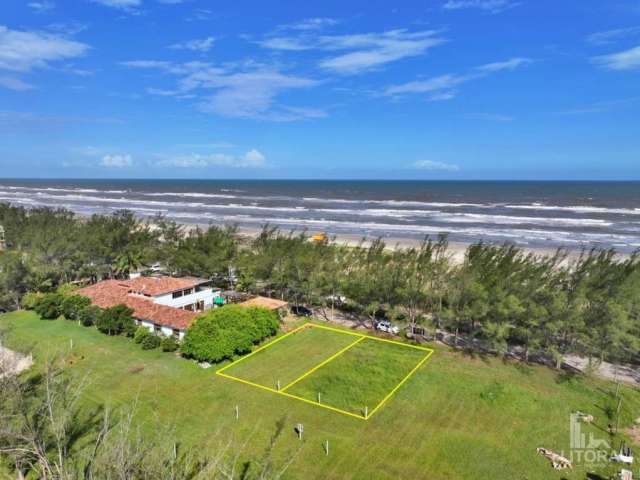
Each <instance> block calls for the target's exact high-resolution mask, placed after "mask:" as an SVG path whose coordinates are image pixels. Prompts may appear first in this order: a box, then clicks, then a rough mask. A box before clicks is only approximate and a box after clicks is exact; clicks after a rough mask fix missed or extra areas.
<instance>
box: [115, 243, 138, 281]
mask: <svg viewBox="0 0 640 480" xmlns="http://www.w3.org/2000/svg"><path fill="white" fill-rule="evenodd" d="M142 266H143V263H142V255H141V254H140V253H139V252H132V251H130V250H126V251H124V252H122V253H120V254H119V255H118V256H117V257H116V260H115V264H114V272H115V273H116V276H119V277H126V276H128V275H129V273H130V272H132V271H136V270H138V269H140V267H142Z"/></svg>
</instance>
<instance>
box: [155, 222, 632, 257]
mask: <svg viewBox="0 0 640 480" xmlns="http://www.w3.org/2000/svg"><path fill="white" fill-rule="evenodd" d="M150 223H151V224H152V223H153V222H152V221H150ZM176 223H178V224H179V225H181V226H183V227H185V230H186V231H187V232H188V231H189V230H193V229H196V228H200V229H203V230H206V229H207V228H209V227H210V226H214V227H225V226H227V224H220V225H216V224H215V223H211V224H202V223H201V224H193V223H182V222H176ZM229 226H231V225H229ZM279 230H280V231H281V232H283V233H288V232H293V233H294V234H296V233H297V234H300V233H303V232H304V230H299V229H298V230H295V229H294V230H289V229H283V228H280V229H279ZM261 231H262V229H260V228H249V227H240V226H238V234H239V235H240V236H242V237H244V238H246V239H247V240H252V239H254V238H256V237H257V236H258V235H259V234H260V232H261ZM306 233H308V234H309V235H313V234H315V233H320V232H316V231H311V230H307V231H306ZM328 237H329V240H330V242H331V243H333V244H337V245H344V246H347V247H352V248H357V247H364V248H367V247H368V246H370V245H371V243H372V242H373V241H375V240H377V238H376V237H362V236H358V235H355V234H353V235H351V234H338V235H328ZM429 238H431V239H432V240H436V238H435V237H429ZM382 240H383V241H384V243H385V246H386V249H387V250H397V249H403V248H405V249H406V248H417V247H419V246H420V245H421V244H422V242H423V241H424V240H418V239H415V238H403V237H383V238H382ZM475 243H478V242H475ZM475 243H473V242H468V243H467V242H457V241H449V242H448V254H449V256H450V259H451V261H452V262H453V263H454V264H461V263H463V262H464V259H465V255H466V252H467V249H468V248H469V247H470V246H471V245H474V244H475ZM484 243H486V244H489V245H504V242H492V241H488V240H486V241H484ZM514 246H515V247H516V248H518V249H519V250H521V251H523V252H525V253H532V254H534V255H539V256H545V257H551V256H553V255H555V254H556V252H557V251H558V249H559V248H560V247H559V248H550V247H524V246H521V245H514ZM561 249H562V250H563V251H565V252H567V260H566V261H569V262H570V261H572V260H575V259H577V258H578V257H579V256H580V253H581V252H582V248H580V247H575V248H570V247H562V248H561ZM587 250H588V248H587ZM617 256H618V259H621V260H622V259H626V258H628V257H629V254H628V253H624V252H617Z"/></svg>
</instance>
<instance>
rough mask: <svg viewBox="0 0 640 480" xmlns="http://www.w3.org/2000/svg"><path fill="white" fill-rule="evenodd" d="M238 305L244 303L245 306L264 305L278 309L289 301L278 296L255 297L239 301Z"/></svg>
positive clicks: (270, 308) (271, 308)
mask: <svg viewBox="0 0 640 480" xmlns="http://www.w3.org/2000/svg"><path fill="white" fill-rule="evenodd" d="M238 305H242V306H243V307H264V308H268V309H269V310H278V309H279V308H283V307H286V306H287V305H289V303H288V302H284V301H282V300H278V299H276V298H269V297H254V298H252V299H251V300H247V301H246V302H242V303H239V304H238Z"/></svg>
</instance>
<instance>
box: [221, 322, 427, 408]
mask: <svg viewBox="0 0 640 480" xmlns="http://www.w3.org/2000/svg"><path fill="white" fill-rule="evenodd" d="M306 328H319V329H322V330H329V331H332V332H336V333H341V334H343V335H352V336H355V337H358V339H357V340H356V341H354V342H352V343H350V344H349V345H347V346H346V347H344V348H342V349H341V350H340V351H338V352H336V353H335V354H333V355H331V356H330V357H329V358H327V359H325V360H323V361H322V362H321V363H319V364H318V365H316V366H315V367H313V368H312V369H311V370H309V371H307V372H305V373H303V374H302V375H301V376H300V377H298V378H296V379H295V380H293V381H292V382H291V383H289V384H288V385H286V386H285V387H284V388H282V389H280V390H277V389H275V388H270V387H265V386H264V385H260V384H258V383H254V382H251V381H249V380H244V379H242V378H239V377H234V376H232V375H229V374H227V373H224V371H225V370H226V369H228V368H231V367H233V366H234V365H237V364H238V363H240V362H242V361H244V360H246V359H247V358H250V357H252V356H253V355H255V354H256V353H259V352H261V351H262V350H265V349H266V348H269V347H271V346H272V345H274V344H275V343H278V342H279V341H281V340H284V339H285V338H287V337H289V336H291V335H293V334H294V333H297V332H299V331H301V330H304V329H306ZM366 339H368V340H374V341H376V342H383V343H390V344H394V345H400V346H401V347H406V348H413V349H416V350H421V351H424V352H427V354H426V356H425V357H424V358H423V359H422V360H420V361H419V362H418V364H417V365H416V366H415V367H413V368H412V369H411V371H410V372H409V373H408V374H407V375H405V377H404V378H403V379H402V380H400V382H399V383H398V384H397V385H396V386H395V387H394V388H393V389H392V390H391V391H390V392H389V393H388V394H387V395H386V396H385V397H384V398H383V399H382V401H381V402H380V403H378V405H376V406H375V407H374V408H373V410H371V412H368V414H367V415H358V414H356V413H352V412H348V411H346V410H342V409H340V408H336V407H332V406H331V405H325V404H324V403H320V402H316V401H313V400H309V399H307V398H303V397H299V396H297V395H293V394H291V393H288V392H286V391H285V390H287V389H288V388H289V387H291V386H293V385H295V384H296V383H298V382H299V381H301V380H303V379H304V378H306V377H307V376H309V375H311V374H312V373H313V372H315V371H316V370H318V369H319V368H321V367H323V366H325V365H327V364H328V363H330V362H331V361H333V360H335V359H336V358H338V357H339V356H340V355H342V354H343V353H345V352H346V351H347V350H349V349H350V348H351V347H353V346H355V345H356V344H358V343H360V342H362V341H363V340H366ZM433 352H434V351H433V349H431V348H427V347H420V346H418V345H410V344H408V343H403V342H398V341H395V340H388V339H386V338H378V337H374V336H371V335H364V334H361V333H356V332H350V331H348V330H341V329H339V328H333V327H327V326H325V325H318V324H315V323H305V324H304V325H301V326H300V327H298V328H295V329H293V330H291V331H290V332H288V333H286V334H284V335H282V336H281V337H278V338H276V339H275V340H273V341H271V342H269V343H267V344H266V345H263V346H262V347H259V348H257V349H255V350H254V351H253V352H251V353H249V354H248V355H245V356H243V357H241V358H239V359H238V360H235V361H234V362H231V363H230V364H229V365H227V366H225V367H223V368H221V369H219V370H217V371H216V375H220V376H221V377H224V378H228V379H230V380H235V381H236V382H239V383H244V384H245V385H250V386H252V387H257V388H260V389H262V390H265V391H267V392H271V393H276V394H278V395H282V396H285V397H289V398H293V399H296V400H300V401H302V402H305V403H308V404H309V405H315V406H316V407H321V408H324V409H326V410H331V411H333V412H337V413H341V414H343V415H347V416H350V417H353V418H357V419H360V420H369V419H370V418H371V417H372V416H373V414H374V413H376V412H377V411H378V410H379V409H380V408H381V407H382V406H383V405H384V404H385V403H386V402H387V401H388V400H389V399H390V398H391V397H392V396H393V395H394V394H395V393H396V392H397V391H398V389H399V388H400V387H401V386H402V385H404V383H405V382H406V381H407V380H409V378H410V377H411V376H412V375H413V374H414V373H415V372H416V371H417V370H418V369H419V368H420V367H421V366H422V365H424V363H425V362H426V361H427V360H429V358H430V357H431V355H432V354H433Z"/></svg>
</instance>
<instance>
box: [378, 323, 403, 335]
mask: <svg viewBox="0 0 640 480" xmlns="http://www.w3.org/2000/svg"><path fill="white" fill-rule="evenodd" d="M376 330H379V331H381V332H386V333H391V334H393V335H398V333H400V329H399V328H398V327H396V326H395V325H392V324H391V322H388V321H386V320H382V321H380V322H378V323H376Z"/></svg>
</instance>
